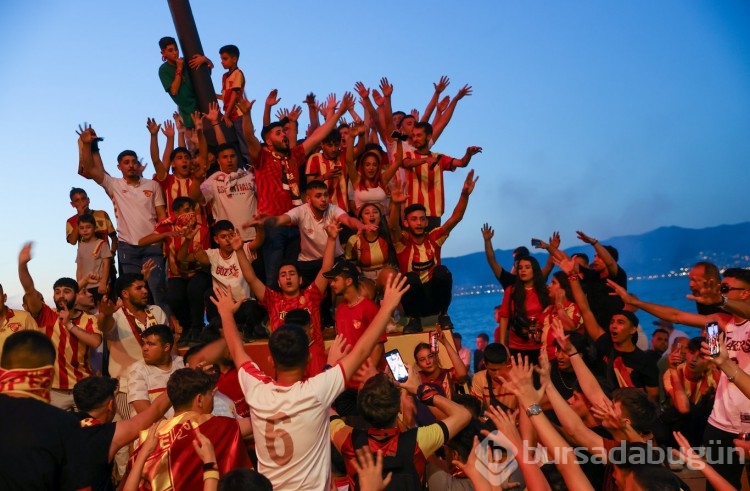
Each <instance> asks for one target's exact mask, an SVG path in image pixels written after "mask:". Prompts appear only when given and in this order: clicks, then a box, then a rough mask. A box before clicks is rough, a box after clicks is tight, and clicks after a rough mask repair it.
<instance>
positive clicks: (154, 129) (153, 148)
mask: <svg viewBox="0 0 750 491" xmlns="http://www.w3.org/2000/svg"><path fill="white" fill-rule="evenodd" d="M146 129H147V130H148V132H149V134H150V135H151V139H150V143H149V153H150V154H151V160H152V161H153V162H154V170H155V171H156V177H157V178H158V179H159V180H163V179H165V178H166V177H167V169H165V168H164V164H163V163H162V161H161V157H159V129H161V125H160V124H157V123H156V120H154V118H146Z"/></svg>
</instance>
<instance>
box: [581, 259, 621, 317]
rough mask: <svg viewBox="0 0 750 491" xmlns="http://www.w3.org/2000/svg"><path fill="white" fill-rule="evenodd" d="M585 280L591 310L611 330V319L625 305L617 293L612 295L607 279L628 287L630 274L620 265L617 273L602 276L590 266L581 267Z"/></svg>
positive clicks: (585, 289) (582, 283)
mask: <svg viewBox="0 0 750 491" xmlns="http://www.w3.org/2000/svg"><path fill="white" fill-rule="evenodd" d="M581 272H582V273H583V280H582V281H581V286H582V287H583V289H584V291H585V292H586V297H587V298H588V301H589V306H590V307H591V311H592V312H593V313H594V317H596V322H597V323H598V324H599V325H600V326H601V327H602V329H604V330H605V331H607V332H609V321H610V319H612V315H614V313H615V312H619V311H620V310H622V308H623V307H624V306H625V304H624V303H623V302H622V299H621V298H620V297H618V296H617V295H610V293H612V289H611V288H610V287H608V286H607V280H612V281H614V282H615V283H617V284H618V285H620V286H621V287H623V288H627V287H628V275H627V274H626V273H625V270H623V269H622V268H621V267H620V266H619V265H618V266H617V274H615V275H614V276H613V275H609V276H607V277H606V278H601V277H600V275H599V273H598V272H596V271H594V270H593V269H589V268H581Z"/></svg>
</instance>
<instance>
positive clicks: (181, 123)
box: [172, 111, 185, 133]
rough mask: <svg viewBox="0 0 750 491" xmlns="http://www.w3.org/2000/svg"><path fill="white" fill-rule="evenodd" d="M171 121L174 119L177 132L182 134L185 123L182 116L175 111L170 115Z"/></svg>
mask: <svg viewBox="0 0 750 491" xmlns="http://www.w3.org/2000/svg"><path fill="white" fill-rule="evenodd" d="M172 119H174V125H175V127H177V131H178V132H180V133H182V132H184V131H185V122H184V121H183V120H182V115H181V114H180V113H179V112H178V111H175V112H174V113H172Z"/></svg>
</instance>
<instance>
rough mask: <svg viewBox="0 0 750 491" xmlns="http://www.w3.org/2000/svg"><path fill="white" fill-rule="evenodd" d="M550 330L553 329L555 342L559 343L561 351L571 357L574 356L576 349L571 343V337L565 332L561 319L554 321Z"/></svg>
mask: <svg viewBox="0 0 750 491" xmlns="http://www.w3.org/2000/svg"><path fill="white" fill-rule="evenodd" d="M550 329H552V336H554V338H555V341H557V344H558V346H560V349H561V350H563V351H564V352H566V353H567V354H569V355H570V354H572V353H573V351H574V350H575V348H574V346H573V344H572V343H571V342H570V336H569V335H568V333H567V332H566V331H565V328H564V327H563V325H562V322H561V321H560V319H557V318H555V319H553V320H552V323H551V324H550Z"/></svg>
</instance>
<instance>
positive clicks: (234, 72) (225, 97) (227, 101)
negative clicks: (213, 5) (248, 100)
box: [216, 44, 250, 166]
mask: <svg viewBox="0 0 750 491" xmlns="http://www.w3.org/2000/svg"><path fill="white" fill-rule="evenodd" d="M219 55H220V56H221V66H222V67H224V68H225V69H226V70H227V72H226V73H225V74H224V75H222V77H221V94H216V98H217V99H220V100H222V101H224V124H226V125H227V127H229V126H233V127H234V131H235V132H236V133H237V142H238V143H239V145H240V154H241V155H242V160H243V162H244V163H245V166H248V165H250V152H249V150H248V147H247V142H246V141H245V136H244V134H243V132H242V111H240V110H239V109H238V108H237V103H238V102H239V101H240V99H242V98H243V97H244V95H245V75H244V74H243V73H242V70H240V69H239V68H238V67H237V60H238V59H239V57H240V49H239V48H238V47H237V46H235V45H233V44H227V45H226V46H222V47H221V49H219Z"/></svg>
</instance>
